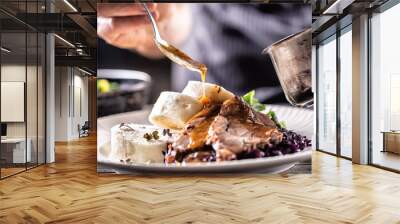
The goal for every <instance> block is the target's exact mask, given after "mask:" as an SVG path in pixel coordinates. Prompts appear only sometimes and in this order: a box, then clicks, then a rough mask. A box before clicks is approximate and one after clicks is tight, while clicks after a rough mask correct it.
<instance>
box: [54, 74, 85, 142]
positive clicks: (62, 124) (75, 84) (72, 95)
mask: <svg viewBox="0 0 400 224" xmlns="http://www.w3.org/2000/svg"><path fill="white" fill-rule="evenodd" d="M55 74H56V92H55V120H56V121H55V125H56V133H55V140H56V141H69V140H73V139H77V138H78V137H79V133H78V125H81V126H82V125H83V124H84V122H85V121H87V120H88V78H87V77H85V76H84V74H83V73H82V72H80V71H79V70H78V69H76V68H72V67H56V72H55ZM80 106H81V108H80ZM80 110H82V111H80Z"/></svg>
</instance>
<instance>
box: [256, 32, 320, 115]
mask: <svg viewBox="0 0 400 224" xmlns="http://www.w3.org/2000/svg"><path fill="white" fill-rule="evenodd" d="M263 53H268V54H269V56H270V57H271V60H272V63H273V64H274V67H275V71H276V74H277V76H278V78H279V81H280V83H281V86H282V88H283V91H284V93H285V95H286V98H287V100H288V101H289V102H290V103H291V104H292V105H294V106H299V107H308V106H311V105H313V102H314V100H313V93H312V88H311V86H312V83H311V29H307V30H305V31H302V32H300V33H297V34H294V35H291V36H288V37H286V38H284V39H282V40H280V41H278V42H276V43H274V44H272V45H271V46H269V47H268V48H266V49H265V50H264V51H263Z"/></svg>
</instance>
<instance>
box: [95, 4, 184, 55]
mask: <svg viewBox="0 0 400 224" xmlns="http://www.w3.org/2000/svg"><path fill="white" fill-rule="evenodd" d="M146 4H147V6H148V8H149V10H150V11H151V13H152V14H153V16H154V18H155V19H156V22H157V25H158V28H159V31H160V33H161V36H162V37H163V38H165V39H166V40H167V41H171V42H172V43H175V44H176V42H177V41H179V40H182V36H186V35H187V33H188V30H189V29H187V28H188V25H186V26H185V24H182V18H177V17H182V16H187V15H188V13H182V9H186V8H187V7H183V6H182V5H184V4H166V3H162V4H161V3H159V4H157V3H146ZM186 21H188V19H186ZM186 23H187V22H186ZM189 24H190V23H189ZM185 27H187V28H186V29H185ZM166 28H168V29H166ZM97 34H98V35H99V37H100V38H102V39H103V40H105V41H106V42H107V43H108V44H111V45H114V46H116V47H119V48H125V49H130V50H134V51H137V52H139V53H141V54H142V55H144V56H147V57H151V58H158V57H161V53H160V51H159V50H158V49H157V47H156V45H155V44H154V40H153V36H154V34H153V30H152V28H151V24H150V21H149V18H148V17H147V14H146V11H145V9H144V8H143V6H142V5H141V4H138V3H99V4H98V5H97ZM172 34H175V35H172ZM171 39H172V40H171Z"/></svg>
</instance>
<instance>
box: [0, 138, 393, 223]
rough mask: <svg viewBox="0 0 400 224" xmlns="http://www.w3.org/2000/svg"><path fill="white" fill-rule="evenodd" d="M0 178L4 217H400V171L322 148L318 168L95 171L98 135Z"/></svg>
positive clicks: (94, 220)
mask: <svg viewBox="0 0 400 224" xmlns="http://www.w3.org/2000/svg"><path fill="white" fill-rule="evenodd" d="M56 151H57V154H56V157H57V161H56V163H55V164H51V165H46V166H41V167H39V168H36V169H33V170H30V171H28V172H26V173H22V174H19V175H17V176H14V177H10V178H8V179H5V180H2V181H0V223H44V222H47V223H291V224H292V223H374V224H375V223H385V224H386V223H400V175H398V174H395V173H390V172H387V171H383V170H380V169H377V168H373V167H368V166H359V165H352V164H351V163H350V162H349V161H347V160H343V159H337V158H335V157H332V156H329V155H326V154H323V153H319V152H315V153H314V155H313V174H308V175H306V174H304V175H290V176H287V175H272V176H262V175H250V174H248V175H240V176H237V175H235V176H218V177H209V176H208V177H146V176H140V177H138V176H134V177H132V176H111V175H98V174H97V173H96V139H95V138H94V137H90V138H85V139H82V140H81V141H76V142H71V143H69V144H57V150H56Z"/></svg>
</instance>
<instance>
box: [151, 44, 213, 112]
mask: <svg viewBox="0 0 400 224" xmlns="http://www.w3.org/2000/svg"><path fill="white" fill-rule="evenodd" d="M159 47H160V50H161V51H162V52H163V53H164V54H165V55H167V56H168V58H170V59H171V60H172V61H174V62H176V63H178V64H180V65H183V66H184V67H186V68H187V69H189V70H192V71H196V72H198V73H200V78H201V82H202V88H203V96H202V97H201V98H200V99H199V100H200V102H201V103H202V104H204V105H207V104H209V103H210V101H209V100H208V97H207V96H206V89H205V86H204V83H205V81H206V76H207V67H206V66H205V65H204V64H202V63H199V62H197V61H195V60H193V59H192V58H191V57H189V56H188V55H187V54H185V53H184V52H182V51H181V50H179V49H178V48H176V47H174V46H172V45H170V44H168V43H165V44H162V45H159Z"/></svg>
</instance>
